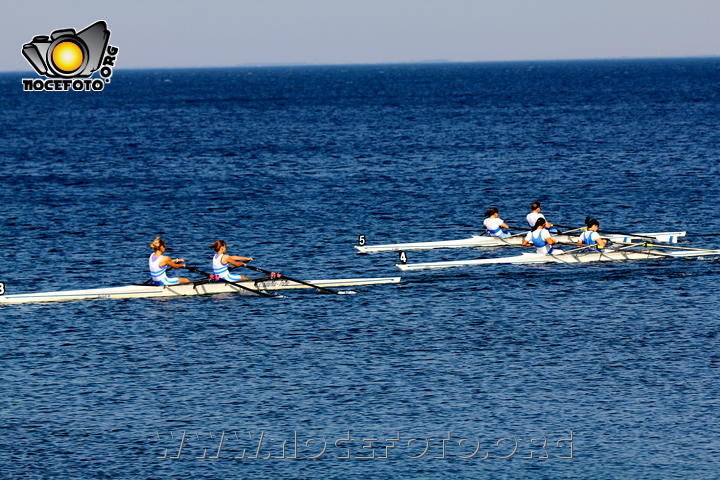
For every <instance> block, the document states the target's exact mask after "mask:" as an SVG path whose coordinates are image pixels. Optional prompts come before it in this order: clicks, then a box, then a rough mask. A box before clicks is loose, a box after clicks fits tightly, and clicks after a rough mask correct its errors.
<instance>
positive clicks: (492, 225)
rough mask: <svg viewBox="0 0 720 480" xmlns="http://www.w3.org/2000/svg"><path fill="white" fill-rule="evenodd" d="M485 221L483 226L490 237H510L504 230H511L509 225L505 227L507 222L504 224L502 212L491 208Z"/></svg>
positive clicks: (486, 214) (486, 213)
mask: <svg viewBox="0 0 720 480" xmlns="http://www.w3.org/2000/svg"><path fill="white" fill-rule="evenodd" d="M485 217H487V218H485V221H484V222H483V226H484V227H485V228H486V229H487V231H488V233H490V236H492V237H499V238H504V237H509V236H510V234H509V233H508V232H506V231H504V230H503V228H510V227H508V226H507V225H505V222H503V220H502V218H500V212H499V211H498V209H497V208H495V207H491V208H490V209H489V210H488V211H487V212H485Z"/></svg>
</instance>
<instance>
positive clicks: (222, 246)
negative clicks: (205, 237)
mask: <svg viewBox="0 0 720 480" xmlns="http://www.w3.org/2000/svg"><path fill="white" fill-rule="evenodd" d="M210 248H212V249H213V250H215V252H216V253H215V256H213V273H214V274H215V275H217V276H219V277H220V278H222V279H223V280H227V281H229V282H239V281H241V280H247V279H248V278H247V277H246V276H244V275H236V274H234V273H231V272H230V270H229V268H228V265H234V266H236V267H244V266H245V265H246V264H247V262H252V261H253V259H252V257H239V256H237V255H228V254H227V244H226V243H225V241H224V240H218V241H216V242H215V243H213V244H212V245H210Z"/></svg>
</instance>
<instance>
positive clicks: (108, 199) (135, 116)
mask: <svg viewBox="0 0 720 480" xmlns="http://www.w3.org/2000/svg"><path fill="white" fill-rule="evenodd" d="M120 67H121V66H120V65H118V68H117V69H116V71H115V73H114V75H113V76H112V80H111V82H110V83H108V84H106V86H105V89H104V90H103V91H102V92H24V91H23V89H22V83H21V78H24V77H28V76H31V74H30V73H29V72H28V73H5V74H2V75H0V105H1V106H2V108H1V110H0V172H1V175H0V186H1V187H2V188H1V190H0V205H1V206H2V216H0V226H1V227H0V230H1V232H2V233H1V234H0V242H1V243H0V281H2V282H4V283H5V286H6V291H7V294H17V293H29V292H42V291H58V290H69V289H83V288H96V287H107V286H121V285H128V284H130V283H133V282H142V281H144V280H146V279H147V278H148V277H149V275H148V271H147V257H148V256H149V254H150V253H151V251H150V249H149V248H148V244H149V243H150V242H151V241H152V240H153V238H154V237H155V236H156V235H160V236H161V237H163V238H164V239H165V240H166V242H167V244H168V247H169V249H168V254H169V255H171V256H173V257H184V258H185V259H186V260H187V262H188V264H192V265H196V266H200V267H204V268H206V269H210V268H211V258H212V254H213V252H212V251H211V250H210V249H209V248H208V245H210V244H211V243H212V242H214V241H215V240H218V239H222V240H225V241H226V242H227V243H228V247H229V252H230V253H231V254H235V255H242V256H252V257H254V259H255V261H254V265H256V266H257V267H260V268H264V269H268V270H272V271H279V272H282V273H284V274H285V275H287V276H291V277H293V278H303V279H311V278H315V279H317V278H348V277H365V276H367V277H386V276H388V277H389V276H400V275H401V274H402V272H400V270H399V269H397V268H396V267H395V265H394V264H395V263H396V253H395V252H389V253H378V254H373V255H358V254H357V253H356V250H355V249H354V248H353V246H354V245H355V244H356V241H357V237H358V235H360V234H364V235H365V236H366V238H367V242H368V244H379V243H396V242H420V241H430V240H451V239H459V238H466V237H469V236H470V235H472V234H479V233H482V232H483V228H482V221H483V218H484V217H483V213H484V212H485V210H487V208H488V207H490V206H497V207H498V208H499V209H500V214H501V218H503V219H504V220H505V221H506V223H511V224H514V225H522V224H523V222H524V217H525V215H526V214H527V213H529V205H530V203H531V202H533V201H540V202H542V204H543V212H544V213H545V215H546V216H547V217H548V219H550V220H551V221H553V222H555V223H557V224H564V225H570V226H574V225H577V226H581V225H582V223H583V220H584V218H585V217H586V216H588V215H589V216H592V217H595V218H597V219H598V220H600V222H601V229H603V228H604V229H606V230H611V231H622V232H626V231H641V232H642V231H644V232H648V231H674V230H680V231H687V237H686V238H685V239H684V240H683V242H682V243H680V244H679V245H680V246H683V247H699V248H715V247H716V246H717V242H718V241H720V237H719V236H717V234H719V233H720V217H719V216H718V205H720V182H719V181H718V174H720V59H718V58H706V59H674V60H662V59H658V60H613V61H573V62H519V63H486V64H427V65H425V64H422V65H420V64H419V65H374V66H333V67H322V66H310V67H262V68H236V69H206V70H145V71H140V70H138V71H126V70H123V69H122V68H120ZM521 251H532V250H527V249H525V250H523V249H522V248H516V249H512V248H511V249H508V248H502V249H501V248H495V249H486V250H481V249H455V250H437V251H428V252H422V251H419V252H408V253H409V260H410V261H411V262H424V261H433V260H453V259H468V258H478V257H481V256H507V255H517V254H519V253H520V252H521ZM178 274H179V275H181V276H190V277H192V278H198V277H197V276H196V275H194V274H192V273H189V272H187V271H182V272H178ZM719 283H720V261H716V260H711V259H705V260H702V259H700V260H681V259H666V258H662V259H658V260H649V261H637V262H617V263H614V262H613V263H598V264H583V265H563V264H549V265H535V266H533V265H494V266H485V267H466V268H457V269H448V270H440V271H432V270H430V271H419V272H409V273H406V274H402V282H401V283H400V284H398V285H378V286H368V287H360V288H357V292H358V293H357V294H356V295H342V296H340V295H330V294H318V293H315V292H313V291H292V292H287V293H285V294H284V295H283V296H282V297H280V298H262V297H251V296H240V295H218V296H199V297H186V298H166V299H129V300H87V301H75V302H64V303H46V304H29V305H6V306H4V307H0V464H1V465H2V467H1V468H0V477H2V478H18V479H19V478H22V479H60V478H77V479H126V478H127V479H180V478H183V479H185V478H193V479H220V478H222V479H227V478H253V479H277V478H300V479H312V478H328V479H389V478H397V479H400V478H403V479H448V478H457V479H466V478H494V479H525V478H527V479H558V478H563V479H566V478H574V479H628V478H632V479H658V478H663V479H688V478H693V479H709V478H719V477H720V474H719V473H718V458H719V457H720V434H719V433H718V432H720V337H719V334H720V318H719V317H720V315H719V313H720V308H719V307H718V304H719V302H720V293H719V291H718V284H719Z"/></svg>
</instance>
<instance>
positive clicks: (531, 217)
mask: <svg viewBox="0 0 720 480" xmlns="http://www.w3.org/2000/svg"><path fill="white" fill-rule="evenodd" d="M541 209H542V205H540V202H533V203H532V205H530V210H531V212H530V213H528V214H527V217H525V218H526V219H527V222H528V226H529V227H530V228H533V227H534V226H535V223H536V222H537V221H538V218H542V219H544V220H545V228H548V229H549V228H550V227H552V226H553V224H552V223H550V222H549V221H548V219H547V218H545V215H543V214H542V213H540V210H541Z"/></svg>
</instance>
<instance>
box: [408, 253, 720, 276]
mask: <svg viewBox="0 0 720 480" xmlns="http://www.w3.org/2000/svg"><path fill="white" fill-rule="evenodd" d="M717 255H720V250H691V249H688V250H672V251H667V252H665V251H660V250H650V249H643V250H629V249H627V250H626V249H611V250H608V251H602V252H600V251H592V252H587V251H585V252H579V251H578V252H567V253H560V254H556V255H555V254H553V255H544V254H539V253H523V254H522V255H516V256H513V257H500V258H481V259H476V260H453V261H448V262H428V263H398V264H396V267H398V268H399V269H400V270H403V271H408V270H427V269H439V268H452V267H470V266H475V265H494V264H502V263H511V264H526V263H587V262H618V261H623V260H648V259H655V258H665V257H672V258H681V257H705V256H717Z"/></svg>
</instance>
